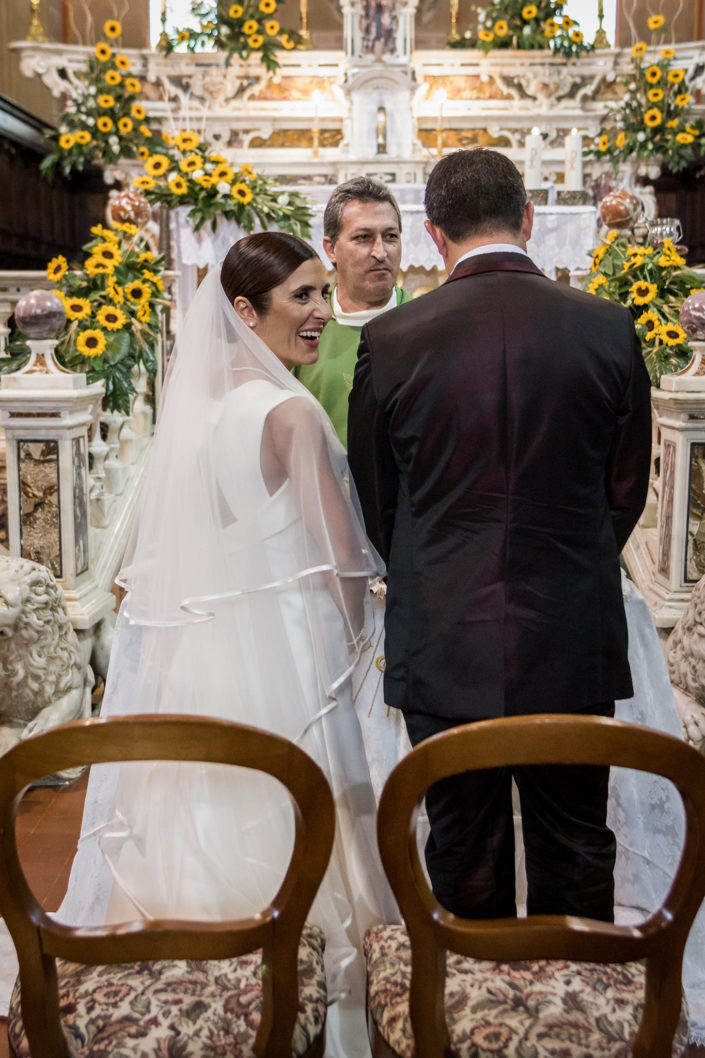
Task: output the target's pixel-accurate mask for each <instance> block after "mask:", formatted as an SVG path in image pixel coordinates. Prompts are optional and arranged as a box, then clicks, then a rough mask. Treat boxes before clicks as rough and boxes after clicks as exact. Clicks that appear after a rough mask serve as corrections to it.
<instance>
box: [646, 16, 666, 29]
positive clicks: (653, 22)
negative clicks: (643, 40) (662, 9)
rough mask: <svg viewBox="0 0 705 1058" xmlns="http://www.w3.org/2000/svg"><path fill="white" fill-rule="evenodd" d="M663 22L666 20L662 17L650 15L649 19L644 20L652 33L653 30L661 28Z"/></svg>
mask: <svg viewBox="0 0 705 1058" xmlns="http://www.w3.org/2000/svg"><path fill="white" fill-rule="evenodd" d="M665 21H666V19H665V18H664V17H663V15H650V16H649V18H647V20H646V25H647V26H648V27H649V29H650V30H651V32H652V33H653V32H654V31H655V30H657V29H661V26H662V25H663V24H664V22H665Z"/></svg>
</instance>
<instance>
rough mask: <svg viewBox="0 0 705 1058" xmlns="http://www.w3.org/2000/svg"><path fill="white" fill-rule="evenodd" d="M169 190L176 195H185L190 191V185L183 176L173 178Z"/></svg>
mask: <svg viewBox="0 0 705 1058" xmlns="http://www.w3.org/2000/svg"><path fill="white" fill-rule="evenodd" d="M168 187H169V190H170V191H171V192H173V194H175V195H185V194H186V192H187V191H188V184H187V183H186V181H185V180H184V178H183V176H172V178H171V180H170V181H169V184H168Z"/></svg>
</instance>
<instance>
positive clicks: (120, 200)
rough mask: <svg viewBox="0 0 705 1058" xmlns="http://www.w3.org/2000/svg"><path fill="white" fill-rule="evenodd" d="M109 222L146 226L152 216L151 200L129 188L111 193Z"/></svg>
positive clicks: (108, 210)
mask: <svg viewBox="0 0 705 1058" xmlns="http://www.w3.org/2000/svg"><path fill="white" fill-rule="evenodd" d="M106 216H107V219H108V224H110V225H114V224H136V225H137V227H138V228H142V227H144V225H145V224H147V222H148V221H149V219H150V217H151V211H150V208H149V202H148V201H147V199H146V198H145V197H144V195H141V194H140V192H139V191H135V190H133V189H132V188H128V189H127V190H125V191H118V192H116V193H115V194H111V196H110V198H109V199H108V205H107V207H106Z"/></svg>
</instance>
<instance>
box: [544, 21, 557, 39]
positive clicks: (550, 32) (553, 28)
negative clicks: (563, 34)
mask: <svg viewBox="0 0 705 1058" xmlns="http://www.w3.org/2000/svg"><path fill="white" fill-rule="evenodd" d="M557 32H558V23H557V22H556V21H555V20H554V19H552V18H549V20H548V22H547V23H546V25H545V26H544V27H543V35H544V37H548V39H549V40H551V39H552V38H553V37H555V35H556V33H557Z"/></svg>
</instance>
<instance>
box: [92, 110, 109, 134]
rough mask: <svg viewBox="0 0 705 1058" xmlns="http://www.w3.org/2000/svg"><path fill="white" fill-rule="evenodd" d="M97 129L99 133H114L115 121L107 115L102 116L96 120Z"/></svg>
mask: <svg viewBox="0 0 705 1058" xmlns="http://www.w3.org/2000/svg"><path fill="white" fill-rule="evenodd" d="M95 124H96V128H97V129H98V132H112V131H113V119H112V118H109V117H107V115H106V114H102V115H101V116H100V117H99V118H98V119H97V120H96V123H95Z"/></svg>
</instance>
